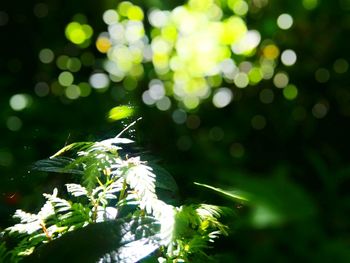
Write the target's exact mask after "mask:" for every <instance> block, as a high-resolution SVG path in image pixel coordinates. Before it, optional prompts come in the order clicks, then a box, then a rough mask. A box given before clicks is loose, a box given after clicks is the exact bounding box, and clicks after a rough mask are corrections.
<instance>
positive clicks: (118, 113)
mask: <svg viewBox="0 0 350 263" xmlns="http://www.w3.org/2000/svg"><path fill="white" fill-rule="evenodd" d="M134 113H135V109H134V107H131V106H126V105H122V106H117V107H114V108H112V109H111V110H110V111H109V113H108V119H109V120H110V121H118V120H122V119H125V118H129V117H131V116H133V115H134Z"/></svg>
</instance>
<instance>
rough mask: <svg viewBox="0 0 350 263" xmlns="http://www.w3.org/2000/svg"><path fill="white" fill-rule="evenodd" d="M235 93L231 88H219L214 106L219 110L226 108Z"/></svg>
mask: <svg viewBox="0 0 350 263" xmlns="http://www.w3.org/2000/svg"><path fill="white" fill-rule="evenodd" d="M232 98H233V93H232V91H231V90H230V89H229V88H219V89H218V90H216V91H215V94H214V96H213V104H214V106H215V107H217V108H224V107H226V106H227V105H229V104H230V102H231V101H232Z"/></svg>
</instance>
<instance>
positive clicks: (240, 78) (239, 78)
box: [233, 72, 249, 88]
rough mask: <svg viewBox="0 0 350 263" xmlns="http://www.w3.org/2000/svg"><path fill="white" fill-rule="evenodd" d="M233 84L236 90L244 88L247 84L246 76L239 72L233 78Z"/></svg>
mask: <svg viewBox="0 0 350 263" xmlns="http://www.w3.org/2000/svg"><path fill="white" fill-rule="evenodd" d="M233 82H234V83H235V85H236V86H237V87H238V88H245V87H247V86H248V84H249V78H248V75H247V74H246V73H244V72H240V73H238V74H237V75H236V76H235V78H234V80H233Z"/></svg>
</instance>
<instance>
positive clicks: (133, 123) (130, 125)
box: [115, 117, 142, 138]
mask: <svg viewBox="0 0 350 263" xmlns="http://www.w3.org/2000/svg"><path fill="white" fill-rule="evenodd" d="M141 119H142V117H140V118H138V119H137V120H136V121H133V122H132V123H130V124H129V125H128V126H127V127H126V128H125V129H124V130H122V131H121V132H120V133H118V135H117V136H115V138H119V137H120V136H121V135H122V134H123V133H124V132H125V131H127V130H128V129H129V128H130V127H132V126H134V125H135V124H136V122H138V121H139V120H141Z"/></svg>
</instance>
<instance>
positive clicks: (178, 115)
mask: <svg viewBox="0 0 350 263" xmlns="http://www.w3.org/2000/svg"><path fill="white" fill-rule="evenodd" d="M172 118H173V121H174V122H175V123H177V124H183V123H185V122H186V119H187V113H186V112H185V111H184V110H182V109H177V110H175V111H174V112H173V114H172Z"/></svg>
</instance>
